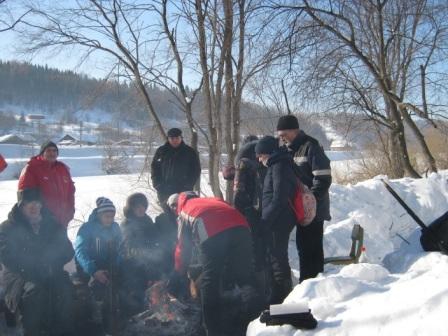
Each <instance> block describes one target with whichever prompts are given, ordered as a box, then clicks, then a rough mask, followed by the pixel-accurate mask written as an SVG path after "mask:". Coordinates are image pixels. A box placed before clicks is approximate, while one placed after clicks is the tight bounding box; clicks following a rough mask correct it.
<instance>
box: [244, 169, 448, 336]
mask: <svg viewBox="0 0 448 336" xmlns="http://www.w3.org/2000/svg"><path fill="white" fill-rule="evenodd" d="M447 177H448V173H447V172H442V173H440V174H432V175H430V176H429V177H428V178H425V179H421V180H413V179H401V180H397V181H391V182H390V183H391V184H392V186H393V187H394V188H395V189H396V190H397V192H398V193H399V194H400V195H401V196H402V197H403V198H404V200H405V201H406V202H407V203H408V204H409V205H410V206H411V208H413V209H414V210H415V212H416V213H417V214H418V215H419V216H420V217H421V218H422V219H423V220H424V221H425V222H427V223H428V222H430V221H432V220H433V219H435V218H437V217H439V216H440V215H442V214H443V213H444V212H446V211H448V182H447ZM331 201H332V207H331V208H332V215H333V220H332V221H331V222H330V223H329V224H327V225H326V228H325V238H324V245H325V255H326V256H336V255H347V254H348V251H349V248H350V239H349V237H350V232H351V229H352V227H353V224H355V223H359V224H361V226H363V227H364V229H365V236H364V245H365V247H366V252H365V253H366V259H367V262H366V263H360V264H357V265H349V266H345V267H342V266H328V265H326V267H325V272H324V273H323V274H321V275H320V276H319V277H318V278H316V279H312V280H307V281H304V282H303V283H302V284H301V285H297V286H296V287H295V288H294V290H293V292H292V293H291V294H290V295H289V296H288V297H287V298H286V300H285V302H288V303H294V302H302V301H304V300H306V301H308V302H309V305H310V308H311V310H312V313H313V314H314V316H315V317H316V319H317V320H318V321H319V325H318V328H317V329H316V330H313V331H298V330H295V329H294V328H293V327H291V326H282V327H266V326H265V325H263V324H261V323H260V322H259V321H258V320H255V321H253V322H252V323H251V324H250V325H249V328H248V332H247V335H249V336H269V335H272V336H274V335H275V336H293V335H350V336H351V335H363V336H366V335H419V336H420V335H428V336H430V335H431V336H432V335H448V326H447V324H446V320H445V318H446V312H447V311H448V286H447V275H448V256H444V255H442V254H440V253H435V252H433V253H426V252H423V251H422V249H421V247H420V243H419V237H420V230H419V229H418V227H417V224H415V223H414V222H413V220H412V219H411V218H410V217H409V216H408V215H407V214H406V213H405V211H404V210H403V209H402V208H401V207H400V206H399V205H398V204H397V203H396V202H395V200H394V199H393V198H392V196H391V195H389V194H388V192H387V191H386V190H385V188H384V187H383V186H382V184H381V182H380V181H379V180H378V179H374V180H368V181H365V182H362V183H358V184H356V185H353V186H339V185H333V186H332V188H331ZM400 236H401V237H402V238H400ZM404 239H405V240H406V241H405V240H404ZM290 252H291V253H290V258H291V259H292V265H293V267H297V257H296V255H295V249H294V246H291V248H290ZM295 272H297V270H295Z"/></svg>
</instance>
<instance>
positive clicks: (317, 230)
mask: <svg viewBox="0 0 448 336" xmlns="http://www.w3.org/2000/svg"><path fill="white" fill-rule="evenodd" d="M323 234H324V221H313V222H312V223H311V224H310V225H308V226H300V225H298V226H297V232H296V244H297V250H298V252H299V260H300V282H302V281H304V280H306V279H310V278H314V277H316V276H317V275H318V274H319V273H321V272H323V270H324V249H323Z"/></svg>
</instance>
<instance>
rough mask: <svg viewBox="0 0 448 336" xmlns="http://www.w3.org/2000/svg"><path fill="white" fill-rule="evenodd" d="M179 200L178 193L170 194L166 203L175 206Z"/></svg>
mask: <svg viewBox="0 0 448 336" xmlns="http://www.w3.org/2000/svg"><path fill="white" fill-rule="evenodd" d="M178 201H179V194H172V195H171V196H170V197H168V199H167V201H166V204H167V205H168V206H169V207H170V208H172V207H174V206H176V207H177V202H178Z"/></svg>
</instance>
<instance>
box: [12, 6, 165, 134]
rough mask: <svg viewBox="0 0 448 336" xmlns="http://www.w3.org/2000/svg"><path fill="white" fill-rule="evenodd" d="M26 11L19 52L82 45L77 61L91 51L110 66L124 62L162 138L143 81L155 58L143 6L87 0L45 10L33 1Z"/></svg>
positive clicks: (161, 128)
mask: <svg viewBox="0 0 448 336" xmlns="http://www.w3.org/2000/svg"><path fill="white" fill-rule="evenodd" d="M29 11H30V13H31V14H32V16H30V17H28V18H27V20H25V21H24V22H23V23H24V25H25V28H24V29H21V30H20V33H21V36H22V37H23V39H24V44H23V45H24V51H26V52H28V53H35V52H39V51H41V50H43V49H46V50H52V51H55V52H60V51H62V50H66V49H67V48H69V47H77V48H78V47H81V48H82V50H83V51H84V53H83V55H82V56H80V58H81V59H82V60H85V59H86V58H88V57H89V56H90V55H91V54H92V53H94V52H102V53H103V54H104V55H107V56H109V57H111V63H112V65H111V66H113V65H115V64H117V63H118V64H120V65H122V66H123V67H122V69H124V70H125V72H126V74H127V75H128V76H129V77H130V79H131V80H132V81H133V83H134V85H135V86H136V88H137V89H138V91H139V92H140V94H141V96H142V98H143V102H144V103H145V106H146V108H147V109H148V112H149V115H150V117H151V118H152V119H153V120H154V122H155V124H156V125H157V129H158V131H159V132H160V134H161V135H162V136H164V137H165V136H166V135H165V130H164V128H163V126H162V123H161V119H160V116H159V114H158V113H157V111H155V109H154V106H153V103H152V100H151V97H150V95H149V92H148V90H147V85H148V82H147V81H146V80H145V78H146V76H145V74H146V72H147V69H150V68H151V64H152V62H153V59H154V55H153V54H152V53H151V50H152V47H153V44H154V40H153V39H152V38H151V29H152V28H153V27H152V25H151V24H148V23H147V20H148V18H147V17H146V16H145V15H147V13H146V11H147V9H146V8H142V9H139V8H137V7H135V6H134V4H133V3H131V4H128V3H126V2H125V1H122V0H111V1H100V0H88V1H75V2H73V3H72V2H70V3H63V4H58V5H55V4H54V3H53V4H52V5H51V6H49V7H45V8H42V7H41V5H40V4H39V3H38V2H37V3H36V4H34V5H31V6H30V7H29ZM148 35H149V37H148ZM78 49H79V48H78ZM142 65H144V66H142Z"/></svg>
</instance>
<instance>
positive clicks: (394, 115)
mask: <svg viewBox="0 0 448 336" xmlns="http://www.w3.org/2000/svg"><path fill="white" fill-rule="evenodd" d="M388 107H389V109H390V115H391V119H392V124H393V125H394V126H393V130H392V132H391V141H392V142H391V148H390V149H391V159H392V162H394V163H396V164H397V165H399V166H400V167H398V166H395V167H394V172H395V173H396V174H397V176H395V177H396V178H401V177H403V176H409V177H414V178H419V177H420V175H419V174H418V173H417V172H416V171H415V169H414V167H412V164H411V161H410V159H409V153H408V147H407V144H406V137H405V134H404V126H403V121H402V120H401V115H400V113H399V111H398V109H397V105H396V104H395V103H394V102H391V101H389V104H388ZM395 169H396V170H395Z"/></svg>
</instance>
